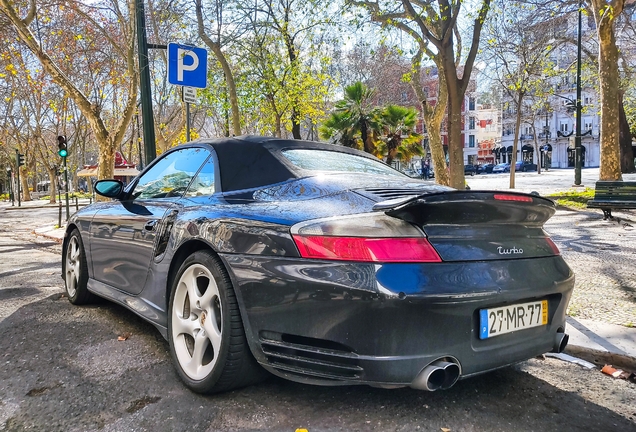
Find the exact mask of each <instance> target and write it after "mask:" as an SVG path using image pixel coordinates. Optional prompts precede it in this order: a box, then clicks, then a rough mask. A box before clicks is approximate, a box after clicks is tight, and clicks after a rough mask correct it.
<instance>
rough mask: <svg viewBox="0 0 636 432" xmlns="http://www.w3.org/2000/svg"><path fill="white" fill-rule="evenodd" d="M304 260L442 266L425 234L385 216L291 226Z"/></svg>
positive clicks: (378, 214) (398, 220)
mask: <svg viewBox="0 0 636 432" xmlns="http://www.w3.org/2000/svg"><path fill="white" fill-rule="evenodd" d="M291 231H292V236H293V238H294V242H295V243H296V246H297V247H298V251H299V252H300V256H301V257H303V258H312V259H325V260H340V261H360V262H409V263H413V262H441V261H442V260H441V258H440V256H439V254H438V253H437V251H436V250H435V248H433V246H432V245H431V244H430V243H429V242H428V240H427V238H426V236H425V235H424V233H423V232H422V231H421V230H420V229H418V228H417V227H415V226H414V225H411V224H410V223H408V222H405V221H403V220H400V219H397V218H393V217H390V216H387V215H385V214H384V213H367V214H363V215H351V216H344V217H335V218H327V219H316V220H313V221H308V222H303V223H300V224H297V225H294V226H293V227H292V229H291Z"/></svg>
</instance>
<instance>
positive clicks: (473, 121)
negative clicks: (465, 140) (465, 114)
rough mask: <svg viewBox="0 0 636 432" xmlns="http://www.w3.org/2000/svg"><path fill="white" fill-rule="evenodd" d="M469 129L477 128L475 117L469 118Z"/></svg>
mask: <svg viewBox="0 0 636 432" xmlns="http://www.w3.org/2000/svg"><path fill="white" fill-rule="evenodd" d="M468 129H471V130H472V129H475V117H469V118H468Z"/></svg>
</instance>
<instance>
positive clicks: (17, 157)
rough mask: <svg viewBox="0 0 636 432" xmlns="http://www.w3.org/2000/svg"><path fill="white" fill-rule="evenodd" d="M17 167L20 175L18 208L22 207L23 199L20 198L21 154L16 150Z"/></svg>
mask: <svg viewBox="0 0 636 432" xmlns="http://www.w3.org/2000/svg"><path fill="white" fill-rule="evenodd" d="M15 166H16V168H17V170H16V172H17V173H18V187H17V188H16V189H18V207H22V201H21V200H22V197H21V196H20V152H19V151H18V149H15Z"/></svg>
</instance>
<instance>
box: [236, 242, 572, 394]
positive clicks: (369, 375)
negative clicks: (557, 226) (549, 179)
mask: <svg viewBox="0 0 636 432" xmlns="http://www.w3.org/2000/svg"><path fill="white" fill-rule="evenodd" d="M223 259H224V261H225V263H226V264H227V266H228V269H229V270H230V274H231V277H232V278H233V281H234V284H235V285H234V286H235V288H236V292H237V297H238V300H239V304H240V305H241V310H242V313H243V321H244V325H245V329H246V333H247V337H248V342H249V344H250V348H251V349H252V352H253V353H254V355H255V357H256V359H257V360H258V361H259V362H260V363H261V364H262V365H263V366H265V367H266V368H267V369H269V370H270V371H272V372H273V373H276V374H279V375H281V376H284V377H286V378H289V379H294V380H297V381H302V382H310V383H317V384H325V385H338V384H355V383H365V384H370V385H385V386H391V385H409V384H410V383H411V382H412V381H413V379H414V378H415V377H416V376H417V374H418V373H419V372H420V371H421V370H422V369H423V368H424V367H426V366H427V365H428V364H430V363H431V362H433V361H435V360H438V359H440V358H447V359H452V360H453V361H456V362H457V363H459V365H460V374H461V377H468V376H471V375H475V374H479V373H483V372H487V371H489V370H493V369H497V368H500V367H503V366H506V365H509V364H513V363H516V362H519V361H523V360H526V359H528V358H531V357H534V356H536V355H539V354H542V353H544V352H547V351H550V350H552V348H553V346H554V340H555V336H556V333H557V332H563V331H564V328H565V311H566V308H567V304H568V302H569V300H570V296H571V293H572V289H573V286H574V275H573V273H572V271H571V270H570V269H569V267H568V266H567V265H566V264H565V262H564V261H563V259H562V258H561V257H559V256H556V257H549V258H536V259H525V260H508V261H489V262H471V263H441V264H439V263H436V264H385V265H371V264H357V263H328V262H320V261H308V260H300V259H280V258H277V259H265V258H262V257H254V256H249V257H248V256H236V255H226V256H223ZM542 299H546V300H548V324H547V325H546V326H542V327H535V328H530V329H525V330H520V331H517V332H513V333H509V334H504V335H501V336H498V337H494V338H491V339H486V340H481V339H479V310H480V309H484V308H492V307H498V306H503V305H510V304H516V303H523V302H527V301H533V300H542Z"/></svg>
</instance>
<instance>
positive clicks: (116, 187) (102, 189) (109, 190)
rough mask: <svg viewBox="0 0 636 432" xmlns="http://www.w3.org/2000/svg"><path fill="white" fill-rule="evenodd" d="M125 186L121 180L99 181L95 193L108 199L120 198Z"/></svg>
mask: <svg viewBox="0 0 636 432" xmlns="http://www.w3.org/2000/svg"><path fill="white" fill-rule="evenodd" d="M123 190H124V184H123V183H122V182H121V181H119V180H99V181H98V182H96V183H95V192H97V193H98V194H100V195H101V196H105V197H106V198H119V197H120V196H121V193H122V192H123Z"/></svg>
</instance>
